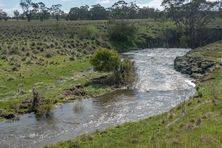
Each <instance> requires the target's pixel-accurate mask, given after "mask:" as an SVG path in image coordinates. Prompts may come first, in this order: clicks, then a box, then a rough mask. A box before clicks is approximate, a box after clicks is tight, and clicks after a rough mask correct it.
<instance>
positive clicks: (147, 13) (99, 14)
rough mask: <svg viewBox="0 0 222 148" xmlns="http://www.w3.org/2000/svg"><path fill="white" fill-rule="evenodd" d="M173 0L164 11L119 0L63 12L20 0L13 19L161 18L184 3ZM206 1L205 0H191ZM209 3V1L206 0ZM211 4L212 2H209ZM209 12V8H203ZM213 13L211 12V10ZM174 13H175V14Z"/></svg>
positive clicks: (0, 14) (3, 15)
mask: <svg viewBox="0 0 222 148" xmlns="http://www.w3.org/2000/svg"><path fill="white" fill-rule="evenodd" d="M173 1H174V0H163V6H165V11H159V10H158V9H154V8H150V7H142V8H140V7H139V6H138V5H136V4H135V3H134V2H130V3H127V2H126V1H124V0H119V1H117V2H116V3H114V4H113V5H112V6H111V7H109V8H105V7H103V6H102V5H100V4H96V5H92V6H91V7H90V6H88V5H83V6H80V7H73V8H71V9H70V11H69V13H65V12H64V11H63V10H62V5H61V4H56V5H52V6H50V7H47V6H46V5H45V4H44V3H43V2H37V3H35V2H32V0H21V2H20V7H21V9H22V13H20V12H19V11H18V10H15V11H14V17H13V18H15V19H17V20H19V19H27V20H28V21H31V20H32V19H35V20H36V19H39V20H40V21H44V20H46V19H50V18H54V19H56V20H57V21H59V19H60V18H62V19H66V20H106V19H147V18H154V19H156V18H163V17H169V15H168V13H167V12H168V10H169V9H167V7H166V6H167V5H168V4H169V2H172V3H171V4H172V5H171V7H174V6H175V5H176V4H179V5H181V4H184V3H186V0H180V1H174V2H175V3H173ZM194 1H196V2H197V1H199V2H207V1H206V0H192V1H191V2H194ZM207 3H211V2H207ZM211 4H212V3H211ZM205 6H206V5H205ZM217 6H218V8H219V9H218V10H219V11H217V13H216V15H218V16H221V14H222V2H220V3H219V1H218V5H217ZM204 11H205V12H206V11H207V13H209V12H210V11H209V9H206V10H204ZM211 13H213V12H211ZM175 15H176V14H175ZM8 18H10V17H8V15H7V13H6V12H4V11H3V10H2V9H0V19H3V20H6V21H7V20H8Z"/></svg>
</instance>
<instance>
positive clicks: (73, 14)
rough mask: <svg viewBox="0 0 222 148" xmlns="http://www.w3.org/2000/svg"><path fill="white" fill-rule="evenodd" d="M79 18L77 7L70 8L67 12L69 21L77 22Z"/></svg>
mask: <svg viewBox="0 0 222 148" xmlns="http://www.w3.org/2000/svg"><path fill="white" fill-rule="evenodd" d="M79 18H80V17H79V7H74V8H71V9H70V11H69V19H70V20H78V19H79Z"/></svg>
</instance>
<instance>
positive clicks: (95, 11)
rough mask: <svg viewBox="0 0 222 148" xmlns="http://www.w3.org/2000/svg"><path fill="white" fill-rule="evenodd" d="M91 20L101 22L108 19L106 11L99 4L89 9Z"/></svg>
mask: <svg viewBox="0 0 222 148" xmlns="http://www.w3.org/2000/svg"><path fill="white" fill-rule="evenodd" d="M90 15H91V19H93V20H103V19H107V18H108V13H107V11H106V9H105V8H104V7H103V6H101V5H100V4H97V5H93V6H92V8H91V9H90Z"/></svg>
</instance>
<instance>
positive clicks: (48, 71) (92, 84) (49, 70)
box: [0, 56, 117, 121]
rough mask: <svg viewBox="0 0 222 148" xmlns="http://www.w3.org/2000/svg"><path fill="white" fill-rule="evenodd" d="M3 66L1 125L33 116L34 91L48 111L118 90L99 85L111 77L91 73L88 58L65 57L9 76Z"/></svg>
mask: <svg viewBox="0 0 222 148" xmlns="http://www.w3.org/2000/svg"><path fill="white" fill-rule="evenodd" d="M0 62H1V63H0V64H1V65H2V69H0V72H1V74H0V77H1V78H2V83H1V85H0V88H1V90H2V91H1V93H0V95H1V97H2V98H3V100H1V101H0V121H3V119H11V118H16V116H17V115H19V114H24V113H29V112H30V109H31V107H32V103H33V102H32V98H33V96H32V88H33V87H34V88H35V89H36V90H37V91H38V93H39V95H40V96H41V97H43V98H44V100H43V101H44V102H45V103H46V104H47V105H48V106H47V107H49V106H51V107H53V105H54V104H58V103H64V102H67V101H69V100H74V99H77V98H83V97H88V96H91V97H95V96H99V95H103V94H104V93H107V92H111V91H114V90H116V89H117V88H115V86H111V85H102V84H100V81H104V80H106V79H108V78H109V77H110V74H109V73H101V72H95V71H92V66H91V64H90V62H89V58H87V57H85V58H83V59H81V60H80V59H79V60H75V61H72V60H69V59H68V57H66V56H63V57H62V56H60V57H53V58H50V59H49V60H48V61H46V62H47V63H52V64H49V65H46V66H39V65H35V66H31V67H27V66H24V67H21V68H20V69H19V70H18V71H15V72H11V71H10V72H8V71H7V70H5V69H7V67H8V65H7V64H6V63H5V62H3V61H0ZM46 62H45V63H46ZM101 83H103V82H101ZM45 103H44V104H45ZM43 112H44V109H43Z"/></svg>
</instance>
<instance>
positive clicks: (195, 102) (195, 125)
mask: <svg viewBox="0 0 222 148" xmlns="http://www.w3.org/2000/svg"><path fill="white" fill-rule="evenodd" d="M189 54H192V55H202V56H205V57H210V58H211V59H214V60H215V61H219V60H220V59H221V58H222V42H217V43H214V44H210V45H208V46H206V47H202V48H199V49H198V50H194V52H191V53H189ZM197 87H198V88H199V89H198V91H197V94H198V95H196V96H195V97H192V98H191V99H190V100H189V101H187V102H186V103H184V104H181V105H179V106H178V107H176V108H174V109H172V110H171V111H170V112H168V113H164V114H162V115H158V116H155V117H150V118H148V119H145V120H142V121H139V122H135V123H127V124H125V125H122V126H118V127H115V128H112V129H109V130H106V131H103V132H96V133H93V134H90V135H83V136H80V137H78V138H76V139H74V140H71V141H67V142H62V143H59V144H57V145H54V146H52V147H61V148H63V147H64V148H67V147H75V146H76V147H212V148H214V147H222V67H220V66H219V67H218V68H217V69H216V70H215V71H214V72H212V73H211V74H209V75H208V76H206V77H205V78H203V80H200V81H198V82H197ZM184 106H185V109H186V114H183V113H182V108H183V107H184Z"/></svg>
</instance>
